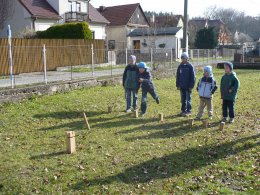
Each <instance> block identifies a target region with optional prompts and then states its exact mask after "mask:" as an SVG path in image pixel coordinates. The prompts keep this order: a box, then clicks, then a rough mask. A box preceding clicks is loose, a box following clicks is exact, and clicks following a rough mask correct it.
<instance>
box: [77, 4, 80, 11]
mask: <svg viewBox="0 0 260 195" xmlns="http://www.w3.org/2000/svg"><path fill="white" fill-rule="evenodd" d="M77 12H81V4H80V3H79V2H77Z"/></svg>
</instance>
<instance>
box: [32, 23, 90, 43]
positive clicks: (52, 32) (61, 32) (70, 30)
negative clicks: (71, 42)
mask: <svg viewBox="0 0 260 195" xmlns="http://www.w3.org/2000/svg"><path fill="white" fill-rule="evenodd" d="M37 37H38V38H40V39H92V32H91V30H90V29H89V25H88V23H87V22H78V23H66V24H61V25H55V26H52V27H50V28H48V29H47V30H45V31H38V32H37Z"/></svg>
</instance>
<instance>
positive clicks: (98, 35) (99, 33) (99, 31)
mask: <svg viewBox="0 0 260 195" xmlns="http://www.w3.org/2000/svg"><path fill="white" fill-rule="evenodd" d="M89 28H90V29H91V31H94V32H95V39H103V40H105V39H106V26H105V25H103V26H102V25H101V24H90V25H89Z"/></svg>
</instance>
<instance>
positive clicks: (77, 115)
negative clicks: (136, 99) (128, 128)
mask: <svg viewBox="0 0 260 195" xmlns="http://www.w3.org/2000/svg"><path fill="white" fill-rule="evenodd" d="M104 114H106V112H86V116H87V117H88V120H89V123H90V126H91V127H104V128H110V127H118V126H121V125H122V126H123V125H124V126H125V125H126V124H130V123H131V124H136V122H137V121H138V120H140V119H136V120H134V118H133V117H132V118H130V115H128V114H123V113H120V115H118V116H114V114H115V113H112V114H107V115H106V116H108V118H106V116H104V117H103V116H102V115H104ZM34 117H35V118H41V119H46V118H55V119H60V120H62V119H82V121H73V122H70V123H64V124H61V125H54V126H49V127H45V128H42V129H40V130H42V131H49V130H57V129H62V128H66V129H68V130H71V131H74V130H82V129H85V121H84V116H83V112H77V111H71V112H65V111H64V112H53V113H49V114H38V115H35V116H34ZM94 117H95V118H94ZM114 119H123V120H122V122H121V121H119V122H118V121H117V122H112V121H111V120H114ZM124 119H127V120H124ZM110 121H111V122H110ZM95 123H99V124H95ZM137 123H140V122H137Z"/></svg>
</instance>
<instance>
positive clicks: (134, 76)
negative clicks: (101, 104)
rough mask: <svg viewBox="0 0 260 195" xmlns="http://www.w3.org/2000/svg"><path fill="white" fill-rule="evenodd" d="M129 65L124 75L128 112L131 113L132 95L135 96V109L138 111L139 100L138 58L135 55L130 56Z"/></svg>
mask: <svg viewBox="0 0 260 195" xmlns="http://www.w3.org/2000/svg"><path fill="white" fill-rule="evenodd" d="M128 62H129V64H128V65H127V66H126V68H125V71H124V74H123V86H124V88H125V95H126V112H127V113H129V112H131V107H132V102H131V99H132V97H131V96H132V95H133V108H134V110H137V98H138V89H139V81H138V74H139V71H138V68H137V65H136V57H135V56H134V55H131V56H129V60H128Z"/></svg>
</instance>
